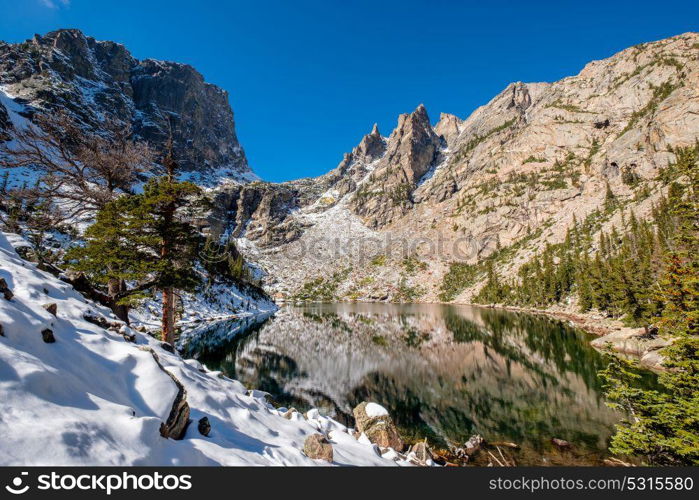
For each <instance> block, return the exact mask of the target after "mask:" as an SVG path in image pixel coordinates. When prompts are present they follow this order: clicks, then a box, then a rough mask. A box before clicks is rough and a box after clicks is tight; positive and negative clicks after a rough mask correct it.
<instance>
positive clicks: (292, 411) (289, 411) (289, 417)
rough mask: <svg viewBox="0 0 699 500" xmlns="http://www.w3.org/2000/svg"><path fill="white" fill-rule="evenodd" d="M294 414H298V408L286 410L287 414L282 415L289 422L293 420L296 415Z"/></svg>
mask: <svg viewBox="0 0 699 500" xmlns="http://www.w3.org/2000/svg"><path fill="white" fill-rule="evenodd" d="M294 413H298V410H297V409H296V408H289V409H288V410H286V412H285V413H284V414H283V415H282V417H284V418H285V419H287V420H291V418H292V416H293V415H294Z"/></svg>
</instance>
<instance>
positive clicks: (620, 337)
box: [454, 303, 671, 372]
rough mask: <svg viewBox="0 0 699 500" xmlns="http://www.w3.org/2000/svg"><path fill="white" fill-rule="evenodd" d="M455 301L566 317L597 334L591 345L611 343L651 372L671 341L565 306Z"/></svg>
mask: <svg viewBox="0 0 699 500" xmlns="http://www.w3.org/2000/svg"><path fill="white" fill-rule="evenodd" d="M454 304H456V303H454ZM458 305H468V306H473V307H485V308H489V309H502V310H504V311H511V312H522V313H526V314H536V315H540V316H547V317H549V318H553V319H557V320H559V321H565V322H568V323H569V324H570V325H571V326H573V327H575V328H579V329H581V330H583V331H585V332H587V333H588V334H590V335H594V336H595V337H596V338H594V339H592V340H591V341H590V345H592V347H594V348H595V349H597V350H598V351H601V352H609V351H608V349H607V347H610V348H611V351H612V352H613V353H614V354H616V355H618V356H622V357H624V358H627V359H628V358H631V359H633V360H635V361H637V362H638V364H639V366H640V367H641V368H645V369H648V370H651V371H654V372H662V371H665V367H664V366H663V360H664V358H663V357H662V355H661V354H660V352H659V351H660V350H661V349H662V348H663V347H666V346H668V345H670V343H671V341H669V340H667V339H665V338H662V337H653V338H648V337H646V336H645V330H644V329H643V328H642V327H629V326H625V325H624V324H623V323H622V322H621V321H620V320H618V319H613V318H607V317H603V316H602V315H600V314H599V313H579V312H578V313H573V312H571V311H570V310H567V309H564V308H560V309H555V308H554V309H535V308H527V307H518V306H506V305H500V304H490V305H483V304H469V303H459V304H458Z"/></svg>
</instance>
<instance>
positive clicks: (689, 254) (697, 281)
mask: <svg viewBox="0 0 699 500" xmlns="http://www.w3.org/2000/svg"><path fill="white" fill-rule="evenodd" d="M676 154H677V162H676V163H675V164H674V165H673V167H674V168H675V169H677V170H678V171H679V173H680V175H681V176H683V177H685V178H686V179H687V180H688V185H687V187H686V190H684V191H685V192H684V196H680V197H677V195H678V194H679V191H678V190H675V193H674V194H673V195H672V196H673V198H674V201H675V204H674V205H673V208H672V215H673V217H674V218H675V223H674V225H675V226H676V227H677V232H676V234H675V235H674V237H672V239H671V240H670V241H668V244H669V245H670V250H669V251H668V253H667V258H666V265H665V268H664V271H663V276H662V279H661V291H660V294H659V295H660V297H659V300H660V301H661V302H662V303H663V304H664V309H663V311H662V316H661V318H660V322H659V327H660V330H661V332H662V333H663V334H664V335H666V336H670V337H671V338H673V340H674V341H673V343H672V344H671V345H670V346H669V347H667V348H666V349H664V350H663V355H664V356H665V362H664V365H665V367H666V368H667V371H665V372H663V373H662V374H661V375H660V376H659V381H660V384H661V385H662V386H663V388H664V390H663V391H655V390H642V389H639V388H637V387H635V386H634V381H635V379H636V378H637V377H638V375H636V374H634V373H633V371H632V370H631V368H630V363H629V362H627V361H623V360H620V359H617V358H612V360H611V362H610V364H609V366H608V367H607V369H606V370H604V371H603V372H602V373H601V376H602V377H603V378H604V379H605V381H606V383H607V386H606V391H607V397H608V399H610V400H611V401H612V404H613V405H615V406H617V407H619V408H622V409H624V410H625V411H626V412H627V413H628V414H629V415H630V419H629V420H627V421H625V422H623V423H622V424H621V425H619V426H618V431H617V433H616V435H615V436H614V437H613V438H612V443H611V450H612V451H613V452H616V453H623V454H638V455H643V456H645V457H646V460H647V461H648V462H649V463H651V464H657V465H699V391H697V387H698V386H699V259H697V255H699V165H698V164H697V157H696V149H694V150H691V149H679V150H677V151H676Z"/></svg>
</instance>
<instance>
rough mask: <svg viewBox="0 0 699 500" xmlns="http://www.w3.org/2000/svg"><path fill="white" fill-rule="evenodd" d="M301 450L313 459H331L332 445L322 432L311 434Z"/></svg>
mask: <svg viewBox="0 0 699 500" xmlns="http://www.w3.org/2000/svg"><path fill="white" fill-rule="evenodd" d="M303 452H304V453H305V454H306V456H307V457H308V458H312V459H314V460H325V461H326V462H332V461H333V445H332V444H330V441H328V440H327V438H326V437H325V436H323V435H322V434H311V435H310V436H308V437H307V438H306V442H305V443H304V444H303Z"/></svg>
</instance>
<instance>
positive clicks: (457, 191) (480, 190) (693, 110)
mask: <svg viewBox="0 0 699 500" xmlns="http://www.w3.org/2000/svg"><path fill="white" fill-rule="evenodd" d="M698 44H699V34H697V33H686V34H683V35H678V36H675V37H672V38H668V39H666V40H661V41H657V42H652V43H646V44H642V45H638V46H635V47H631V48H629V49H627V50H624V51H622V52H620V53H618V54H615V55H614V56H612V57H610V58H608V59H604V60H600V61H594V62H591V63H589V64H588V65H587V66H585V68H583V69H582V71H581V72H580V73H579V74H578V75H575V76H571V77H568V78H564V79H563V80H560V81H557V82H553V83H523V82H515V83H512V84H510V85H508V86H507V87H506V88H505V89H504V90H503V91H502V92H501V93H500V94H498V95H497V96H495V97H494V98H493V99H492V100H491V101H490V102H488V103H486V104H485V105H483V106H481V107H480V108H478V109H476V110H475V111H474V112H473V113H472V114H471V115H470V116H469V117H467V118H465V119H463V120H462V119H460V118H458V117H456V116H454V115H449V114H442V115H441V117H440V120H439V122H438V123H437V124H436V125H435V126H434V127H433V126H432V125H431V123H430V120H429V116H428V114H427V110H426V109H425V108H424V106H419V107H418V108H417V109H416V110H415V111H413V112H412V113H409V114H404V115H401V116H400V117H399V119H398V123H397V126H396V128H395V129H394V130H393V132H391V134H390V135H389V136H388V137H382V136H381V135H380V133H379V131H378V128H376V127H375V128H374V129H373V130H372V131H371V133H370V134H368V135H367V136H365V137H364V138H363V139H362V140H361V142H360V143H359V145H358V146H357V147H355V148H354V149H353V150H352V151H351V152H350V153H348V154H346V155H345V156H344V158H343V159H342V161H341V162H340V164H339V165H338V166H337V167H336V168H335V169H333V170H331V171H330V172H329V173H327V174H325V175H323V176H320V177H317V178H315V179H304V180H302V181H294V182H289V183H283V184H269V183H267V184H263V183H260V184H258V185H254V186H253V185H250V186H246V188H245V189H244V190H241V189H239V188H232V189H228V188H223V189H221V190H220V193H219V194H220V199H221V200H222V203H221V209H220V211H219V212H218V213H217V218H216V221H215V224H212V226H214V225H215V226H216V227H218V228H219V229H220V231H221V232H223V231H229V232H231V233H234V234H236V235H238V237H239V238H241V240H244V241H243V242H242V243H243V244H241V248H242V249H243V253H246V252H247V253H246V256H249V257H250V258H252V259H255V260H257V261H258V262H259V263H260V264H261V266H262V267H263V268H265V269H266V270H268V277H267V278H266V281H265V286H266V288H267V290H268V291H270V292H272V293H274V294H279V295H281V296H282V297H292V298H293V297H297V296H298V295H299V292H301V291H302V289H303V287H304V286H305V285H307V284H313V283H321V284H322V285H323V287H324V291H327V290H330V291H331V293H332V298H331V299H330V300H332V299H351V300H356V299H360V300H375V299H374V298H377V297H387V298H389V299H390V300H399V297H401V296H402V297H407V299H406V300H412V301H415V300H419V301H435V300H440V299H439V292H440V285H441V282H442V277H443V276H444V273H445V271H446V270H447V269H448V267H449V265H450V263H451V262H454V261H459V262H467V263H474V262H476V261H477V260H480V259H482V258H484V257H486V256H488V255H490V254H491V253H492V252H494V251H496V249H497V248H499V247H500V248H506V247H510V246H512V245H515V244H517V243H519V244H518V245H517V246H514V247H512V251H511V252H509V253H508V260H507V262H504V263H502V266H501V269H499V271H500V272H501V273H502V275H503V277H505V278H509V277H512V276H516V273H517V271H518V269H519V266H520V265H521V264H522V263H523V262H525V261H527V260H528V259H529V258H530V257H531V256H532V255H533V254H534V253H536V252H537V251H539V250H540V249H542V248H544V247H545V245H546V244H547V243H550V244H554V243H559V242H561V241H562V240H563V239H564V238H565V235H566V231H567V229H568V228H570V227H571V225H572V224H573V221H574V218H577V221H579V222H580V221H582V220H584V219H585V217H586V216H588V215H590V214H591V213H592V212H593V211H595V210H596V209H601V208H603V207H604V197H605V190H606V185H607V184H609V186H610V188H611V190H612V191H613V193H614V195H615V196H616V197H617V199H618V200H620V201H621V202H622V204H623V205H624V210H625V211H626V212H627V213H628V211H630V210H633V211H634V213H635V215H636V217H639V218H646V217H648V216H649V214H650V213H651V210H652V205H653V203H655V202H657V200H658V198H659V197H660V196H661V194H662V193H663V187H662V186H661V185H660V184H659V183H658V182H657V180H656V179H657V177H658V173H659V172H660V169H662V168H664V167H666V166H667V164H668V162H669V161H672V160H673V159H674V154H673V153H672V151H671V148H675V147H682V146H691V145H693V144H694V142H695V140H696V138H697V137H699V59H698V58H697V48H696V47H697V46H698ZM629 174H631V175H629ZM629 177H633V178H636V179H638V182H637V183H629V182H628V181H625V179H628V178H629ZM645 193H650V194H648V195H647V196H646V195H645ZM642 194H643V196H641V195H642ZM620 225H621V210H618V211H617V212H616V213H614V214H612V215H611V216H610V217H609V218H608V219H607V220H605V221H603V222H602V223H601V227H600V229H601V230H604V231H609V230H610V229H611V227H612V226H616V227H617V228H618V227H620ZM525 239H526V241H524V240H525ZM309 249H313V251H309ZM367 253H369V254H370V255H369V256H368V257H367ZM290 255H291V256H293V258H290V257H289V256H290ZM376 255H385V256H386V259H385V260H379V261H377V263H379V264H377V265H368V264H369V262H370V260H371V258H373V257H374V256H376ZM406 256H412V257H415V258H416V259H418V260H420V261H421V262H422V263H423V265H422V266H420V267H419V268H414V267H413V268H411V269H412V270H411V271H408V270H407V269H406V268H405V267H404V262H405V258H406ZM319 280H320V281H319ZM406 289H407V290H408V291H411V290H412V293H407V294H406V293H405V290H406ZM477 291H478V286H477V285H476V286H472V287H470V288H468V289H465V290H464V291H463V292H462V293H461V295H459V296H457V297H455V298H456V300H458V301H468V300H469V299H470V297H471V296H472V295H473V294H474V293H476V292H477ZM323 297H324V298H326V299H327V298H328V297H327V294H325V295H324V296H323Z"/></svg>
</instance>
